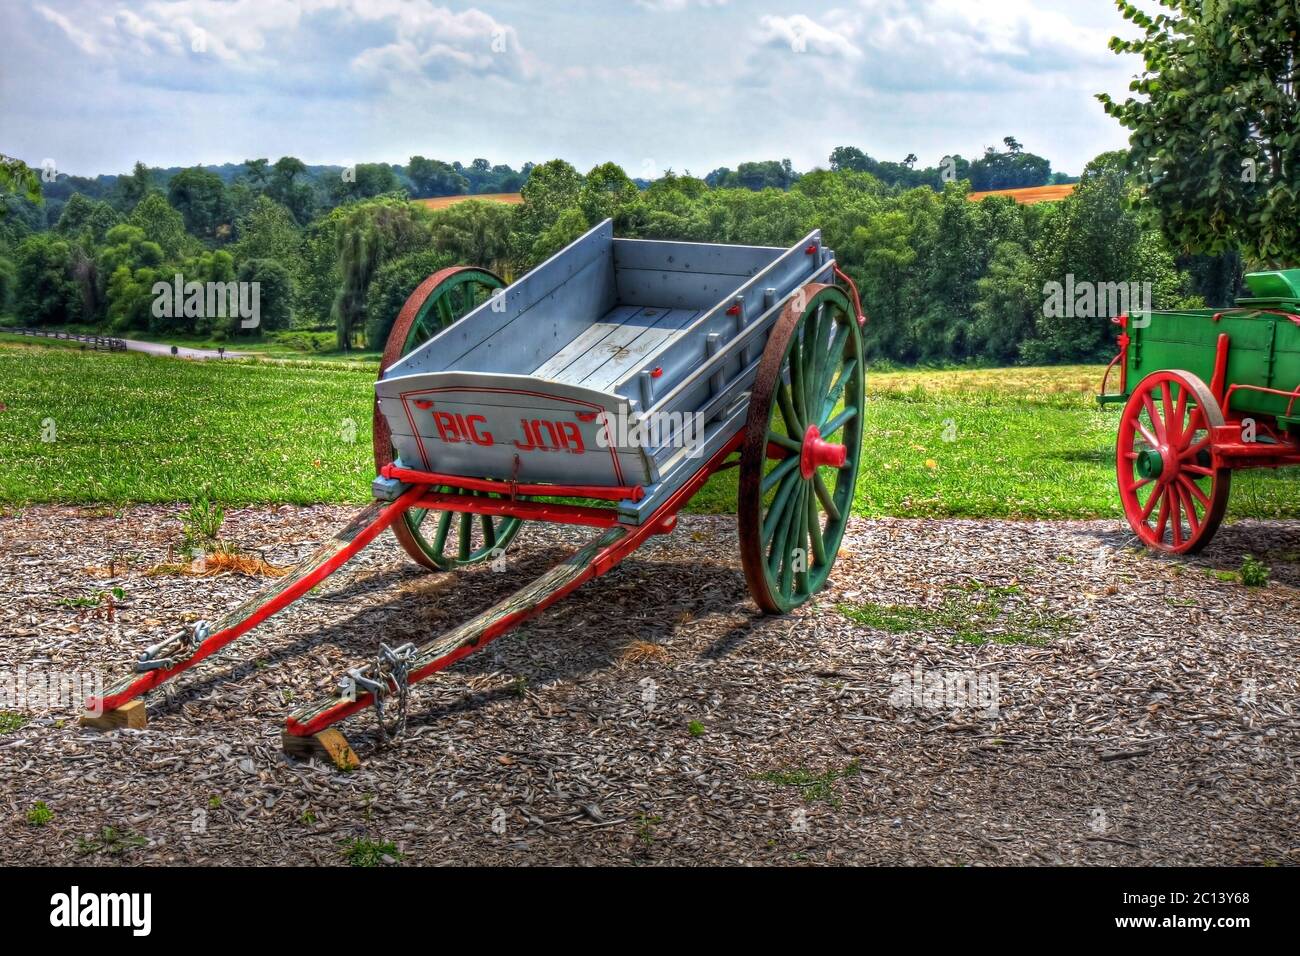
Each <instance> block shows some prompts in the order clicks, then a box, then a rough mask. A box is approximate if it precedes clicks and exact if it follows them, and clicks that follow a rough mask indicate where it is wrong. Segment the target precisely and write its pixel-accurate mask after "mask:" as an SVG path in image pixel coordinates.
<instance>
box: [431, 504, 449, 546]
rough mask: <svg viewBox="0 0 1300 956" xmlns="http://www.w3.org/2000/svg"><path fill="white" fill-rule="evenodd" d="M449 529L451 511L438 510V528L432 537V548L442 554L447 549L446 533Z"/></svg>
mask: <svg viewBox="0 0 1300 956" xmlns="http://www.w3.org/2000/svg"><path fill="white" fill-rule="evenodd" d="M450 530H451V512H450V511H440V512H438V530H437V532H436V533H435V534H434V538H433V550H434V551H435V552H437V553H438V554H442V553H443V552H444V551H445V550H446V549H447V533H448V532H449V531H450Z"/></svg>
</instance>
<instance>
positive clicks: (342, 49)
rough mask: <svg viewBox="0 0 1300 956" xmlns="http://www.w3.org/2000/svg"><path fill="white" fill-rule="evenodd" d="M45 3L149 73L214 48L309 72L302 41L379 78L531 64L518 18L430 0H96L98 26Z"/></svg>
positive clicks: (93, 47) (59, 19) (129, 65)
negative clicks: (128, 2) (125, 1)
mask: <svg viewBox="0 0 1300 956" xmlns="http://www.w3.org/2000/svg"><path fill="white" fill-rule="evenodd" d="M38 9H39V10H40V12H41V14H42V16H44V17H45V18H46V19H47V20H48V21H49V22H51V23H53V24H55V25H56V26H58V27H59V28H60V29H61V30H62V31H63V32H64V34H65V35H66V36H67V38H68V40H69V41H70V42H72V43H73V44H74V45H76V46H77V48H78V49H79V50H81V51H82V52H83V53H86V54H88V55H91V56H93V57H96V58H98V59H100V60H102V61H105V62H107V63H111V64H112V65H113V66H115V67H116V68H118V69H119V70H121V71H122V72H123V73H125V74H126V75H138V76H140V77H141V78H143V79H145V80H147V79H148V78H149V77H150V76H155V75H158V74H160V73H163V72H167V71H169V70H170V69H171V68H170V67H168V65H167V63H166V60H167V59H168V58H170V59H172V60H176V59H181V58H190V57H195V56H211V57H214V58H215V59H217V60H219V61H221V62H222V63H223V64H224V65H225V66H226V67H227V68H228V69H233V70H236V71H243V72H244V73H245V74H246V75H253V74H257V75H259V76H260V77H261V78H262V79H263V81H264V82H265V84H266V85H267V86H270V87H274V86H275V85H276V83H277V81H279V80H284V79H286V78H289V79H292V78H293V77H294V76H297V75H299V74H300V73H301V70H302V68H303V67H304V66H305V64H303V63H302V62H301V59H300V53H299V48H300V47H301V46H302V45H303V44H304V41H306V43H307V44H308V45H309V46H311V47H313V48H315V49H317V50H320V51H323V52H326V53H328V54H329V55H330V59H332V60H337V59H338V58H339V57H342V58H343V59H344V61H345V62H347V63H348V64H349V66H350V67H351V68H353V69H355V70H357V71H358V72H359V73H361V74H362V75H363V76H365V77H367V78H371V79H374V78H376V77H377V76H378V75H379V74H381V73H383V72H388V73H391V74H400V77H405V78H409V77H410V76H411V75H419V76H423V77H425V78H426V79H428V80H431V81H437V80H445V79H448V78H451V77H453V76H455V75H459V74H463V73H494V74H505V75H522V74H524V73H526V72H527V70H528V69H529V68H530V66H531V60H530V58H529V57H528V55H527V54H526V52H525V51H524V50H523V48H522V46H521V44H520V42H519V37H518V33H517V32H516V31H515V29H514V28H513V27H512V26H510V25H509V24H505V23H501V22H499V21H497V20H496V19H494V18H493V17H492V16H490V15H488V14H486V13H484V12H482V11H480V10H477V9H475V8H470V9H467V10H463V11H460V12H454V11H452V10H449V9H448V8H447V7H443V6H438V5H436V4H435V3H433V2H432V0H152V2H148V3H144V4H142V5H139V6H136V7H134V8H128V7H126V6H124V5H121V4H117V5H115V6H113V7H112V8H110V9H109V10H108V11H103V9H102V8H101V7H98V6H96V7H91V8H88V10H87V12H90V11H95V12H93V13H91V16H90V17H89V19H90V22H91V23H93V24H94V25H95V27H96V29H95V31H94V34H93V35H92V34H91V33H90V32H88V31H86V30H82V29H81V28H79V27H77V26H76V25H75V24H74V23H73V22H72V19H71V18H69V17H67V16H65V15H63V14H62V13H59V12H57V11H55V10H52V9H50V8H48V7H40V8H38ZM290 38H292V39H291V40H290ZM141 57H144V58H146V59H141ZM159 59H161V60H162V61H163V62H156V61H157V60H159ZM282 69H284V70H287V72H281V70H282ZM398 78H399V77H398V76H394V80H397V79H398ZM225 79H226V80H227V81H228V80H229V79H230V77H228V76H227V77H226V78H225ZM330 88H331V84H329V83H323V84H322V85H321V89H322V90H328V89H330Z"/></svg>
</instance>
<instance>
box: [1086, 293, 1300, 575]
mask: <svg viewBox="0 0 1300 956" xmlns="http://www.w3.org/2000/svg"><path fill="white" fill-rule="evenodd" d="M1246 285H1247V287H1248V288H1249V290H1250V296H1249V297H1247V298H1242V299H1238V300H1237V304H1236V306H1235V307H1234V308H1230V309H1222V310H1214V309H1196V310H1188V311H1177V312H1154V311H1152V312H1133V313H1131V314H1130V315H1126V316H1120V317H1118V318H1117V319H1115V320H1114V321H1115V322H1116V323H1117V324H1118V325H1119V326H1120V334H1119V354H1118V355H1117V356H1115V358H1114V360H1113V361H1112V362H1111V363H1110V365H1109V366H1108V367H1107V369H1106V376H1105V379H1104V380H1103V381H1102V387H1101V394H1100V395H1099V396H1098V401H1100V402H1102V403H1103V404H1106V403H1111V402H1115V403H1120V402H1122V403H1123V405H1124V411H1123V415H1122V417H1121V419H1120V425H1119V437H1118V441H1117V443H1116V449H1115V467H1116V474H1117V478H1118V483H1119V494H1120V500H1121V502H1122V503H1123V505H1124V514H1125V517H1127V518H1128V522H1129V524H1130V525H1131V526H1132V527H1133V530H1134V532H1135V533H1136V534H1137V536H1138V537H1139V538H1140V539H1141V540H1142V542H1143V543H1144V544H1145V545H1146V546H1147V547H1149V548H1152V549H1154V550H1159V551H1168V552H1172V553H1175V554H1189V553H1192V552H1196V551H1199V550H1200V549H1201V548H1204V547H1205V545H1206V544H1208V543H1209V541H1210V539H1211V538H1212V537H1213V536H1214V533H1215V531H1216V530H1217V529H1218V527H1219V523H1220V522H1221V521H1222V520H1223V515H1224V512H1225V510H1226V509H1227V505H1228V494H1229V489H1230V488H1231V485H1232V472H1233V471H1234V470H1235V469H1238V468H1278V467H1282V466H1284V465H1297V464H1300V407H1298V404H1300V403H1298V402H1297V399H1300V270H1289V271H1284V272H1258V273H1252V274H1250V275H1248V276H1246ZM1116 368H1118V370H1119V391H1117V392H1109V391H1108V390H1107V389H1108V386H1109V384H1110V380H1111V378H1112V376H1113V374H1114V372H1115V370H1116Z"/></svg>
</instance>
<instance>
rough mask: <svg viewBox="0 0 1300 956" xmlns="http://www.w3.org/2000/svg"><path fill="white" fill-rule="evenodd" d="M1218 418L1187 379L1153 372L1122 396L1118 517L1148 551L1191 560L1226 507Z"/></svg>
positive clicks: (1200, 386) (1208, 397)
mask: <svg viewBox="0 0 1300 956" xmlns="http://www.w3.org/2000/svg"><path fill="white" fill-rule="evenodd" d="M1222 424H1223V412H1222V411H1221V410H1220V409H1219V403H1218V402H1217V401H1215V398H1214V395H1213V394H1212V393H1211V392H1210V390H1209V388H1207V387H1206V385H1205V383H1204V382H1203V381H1201V380H1200V379H1199V378H1197V377H1196V376H1195V375H1193V374H1192V373H1191V372H1184V371H1178V370H1171V371H1163V372H1153V373H1152V374H1150V375H1148V376H1147V377H1146V378H1144V379H1143V380H1142V382H1141V384H1139V385H1138V386H1137V388H1135V389H1134V390H1133V394H1132V395H1130V396H1129V399H1128V402H1127V403H1126V404H1125V406H1124V416H1123V417H1122V418H1121V419H1120V424H1119V441H1118V442H1117V444H1116V451H1115V468H1116V472H1117V474H1118V477H1119V496H1120V501H1122V502H1123V504H1124V516H1125V517H1126V518H1128V523H1129V524H1130V525H1131V526H1132V528H1133V530H1134V532H1136V533H1137V536H1138V537H1139V538H1140V539H1141V540H1142V543H1143V544H1145V545H1146V546H1147V547H1148V548H1152V549H1154V550H1157V551H1167V552H1170V553H1172V554H1192V553H1194V552H1196V551H1199V550H1201V548H1203V547H1205V546H1206V545H1207V544H1208V543H1209V541H1210V539H1211V538H1212V537H1214V532H1215V531H1217V530H1218V528H1219V523H1220V522H1221V521H1222V520H1223V513H1224V510H1225V509H1226V508H1227V507H1228V490H1229V488H1230V487H1231V484H1232V470H1231V469H1229V468H1215V467H1214V461H1213V455H1212V454H1211V443H1212V434H1211V432H1210V429H1211V428H1215V427H1218V426H1220V425H1222Z"/></svg>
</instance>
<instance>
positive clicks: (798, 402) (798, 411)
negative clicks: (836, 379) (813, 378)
mask: <svg viewBox="0 0 1300 956" xmlns="http://www.w3.org/2000/svg"><path fill="white" fill-rule="evenodd" d="M789 364H790V394H791V395H792V396H793V398H794V414H795V417H796V418H797V419H798V420H799V422H800V427H801V428H802V427H803V424H802V423H804V422H806V421H808V401H807V399H808V393H807V391H806V390H805V383H804V380H803V353H802V352H801V351H800V348H799V339H798V338H797V337H796V338H795V340H794V342H793V343H792V345H791V347H790V363H789Z"/></svg>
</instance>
